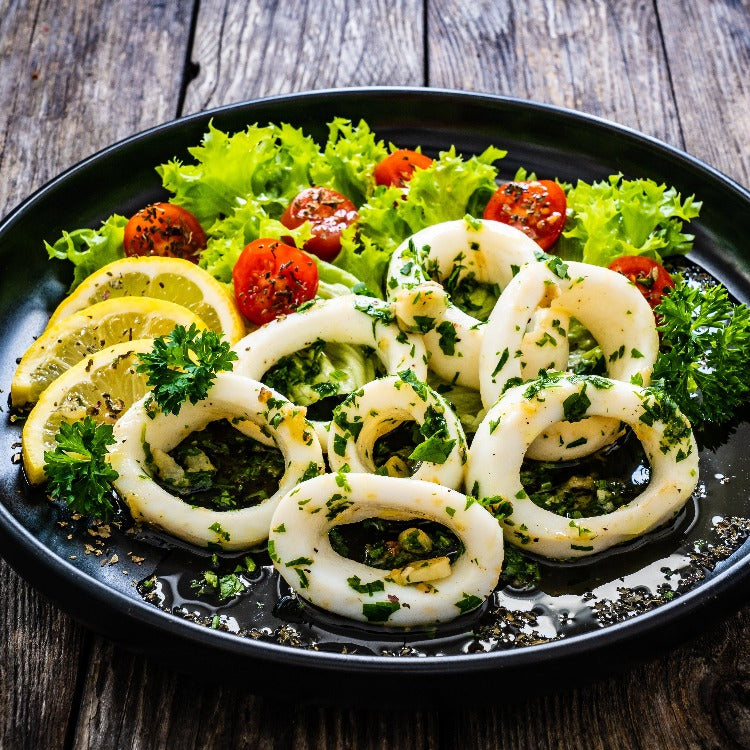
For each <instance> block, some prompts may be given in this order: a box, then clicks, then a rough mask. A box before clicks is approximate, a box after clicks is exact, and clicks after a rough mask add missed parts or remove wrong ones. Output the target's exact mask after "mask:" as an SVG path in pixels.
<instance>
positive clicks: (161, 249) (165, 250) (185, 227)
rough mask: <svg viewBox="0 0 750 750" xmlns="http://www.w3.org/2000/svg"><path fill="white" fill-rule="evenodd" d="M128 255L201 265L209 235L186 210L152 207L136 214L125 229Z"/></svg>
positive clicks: (166, 204)
mask: <svg viewBox="0 0 750 750" xmlns="http://www.w3.org/2000/svg"><path fill="white" fill-rule="evenodd" d="M124 244H125V255H127V256H129V257H132V256H136V255H163V256H169V257H171V258H185V259H186V260H191V261H193V263H197V262H198V256H199V254H200V252H201V250H204V249H205V247H206V233H205V232H204V231H203V227H201V225H200V224H199V223H198V219H196V218H195V216H193V214H191V213H190V211H188V210H187V209H184V208H182V206H176V205H174V204H173V203H152V204H151V205H149V206H146V207H145V208H142V209H141V210H140V211H138V212H137V213H135V214H133V216H131V217H130V219H129V220H128V223H127V224H126V225H125V237H124Z"/></svg>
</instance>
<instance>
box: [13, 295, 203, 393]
mask: <svg viewBox="0 0 750 750" xmlns="http://www.w3.org/2000/svg"><path fill="white" fill-rule="evenodd" d="M191 323H194V324H195V325H196V326H197V327H198V328H200V329H205V328H206V324H205V323H204V322H203V321H202V320H201V318H199V317H198V316H197V315H196V314H195V313H194V312H192V311H190V310H188V309H187V308H186V307H182V305H178V304H176V303H174V302H167V301H165V300H160V299H152V298H149V297H115V298H114V299H109V300H106V301H105V302H97V303H96V304H95V305H91V306H90V307H87V308H85V309H83V310H81V311H79V312H76V313H73V314H72V315H68V316H67V317H64V318H62V319H61V320H58V321H57V322H55V323H51V324H50V325H48V326H47V328H46V329H45V330H44V332H43V333H42V335H41V336H40V337H39V338H38V339H37V340H36V341H35V342H34V343H33V344H32V345H31V346H30V347H29V349H28V350H27V352H26V354H24V355H23V357H22V358H21V361H20V362H19V364H18V368H17V369H16V373H15V375H14V376H13V382H12V383H11V389H10V393H11V402H12V404H13V405H14V406H23V405H24V404H28V403H32V402H34V401H36V400H37V399H38V398H39V395H40V394H41V393H42V392H43V391H44V389H45V388H46V387H47V386H48V385H49V384H50V383H52V382H53V381H54V380H55V379H56V378H58V377H59V376H60V375H61V374H62V373H64V372H65V371H66V370H68V369H70V368H71V367H72V366H73V365H75V364H77V363H78V362H80V361H81V360H82V359H85V358H86V357H89V356H91V355H92V354H94V353H95V352H98V351H100V350H101V349H105V348H106V347H108V346H112V345H113V344H119V343H121V342H123V341H132V340H134V339H147V338H154V337H156V336H165V335H167V334H168V333H170V332H171V331H172V329H173V328H174V327H175V326H176V325H184V326H189V325H190V324H191Z"/></svg>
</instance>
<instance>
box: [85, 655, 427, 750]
mask: <svg viewBox="0 0 750 750" xmlns="http://www.w3.org/2000/svg"><path fill="white" fill-rule="evenodd" d="M247 680H248V689H247V690H242V689H236V688H231V687H223V686H221V685H216V684H207V683H205V682H199V681H198V680H196V679H193V678H191V677H184V676H179V675H175V673H174V672H173V671H171V670H169V669H166V668H164V667H161V666H159V665H156V664H153V663H151V662H149V661H147V660H146V659H144V658H142V657H137V656H132V655H131V654H128V653H126V652H124V651H122V650H121V649H119V648H117V647H115V646H112V645H110V644H107V643H103V642H101V643H100V648H97V649H96V655H95V657H94V659H93V661H92V673H91V678H90V679H89V680H88V682H87V687H86V691H85V692H84V694H83V696H82V702H81V705H82V710H81V714H80V717H79V723H78V730H77V733H76V736H75V742H74V746H75V747H76V748H80V749H83V748H92V749H93V748H97V749H101V750H107V749H108V748H113V749H114V748H149V750H152V749H153V750H159V749H160V748H188V747H195V748H202V749H203V750H223V749H224V748H230V747H231V748H235V749H236V750H242V749H247V750H255V749H256V748H263V749H264V750H265V749H268V750H271V749H273V750H277V749H282V748H283V749H285V750H311V749H312V748H355V747H356V748H363V749H368V748H372V749H373V750H374V749H375V748H383V749H384V750H385V749H386V748H388V749H393V748H413V750H437V747H438V745H437V743H436V737H437V734H438V733H437V724H438V720H437V716H436V713H435V712H416V713H415V712H396V713H393V712H391V711H385V710H383V711H379V710H365V709H357V710H355V709H337V708H309V707H299V706H295V705H294V703H293V702H290V701H291V699H289V700H286V701H284V700H273V699H269V698H262V697H258V696H255V695H253V693H252V685H253V676H252V675H251V674H248V676H247ZM290 692H293V687H292V688H291V690H290ZM282 698H283V697H282Z"/></svg>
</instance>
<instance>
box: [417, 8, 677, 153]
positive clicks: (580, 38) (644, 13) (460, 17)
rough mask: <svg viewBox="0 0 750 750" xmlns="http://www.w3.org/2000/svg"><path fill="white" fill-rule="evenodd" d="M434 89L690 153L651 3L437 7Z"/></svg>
mask: <svg viewBox="0 0 750 750" xmlns="http://www.w3.org/2000/svg"><path fill="white" fill-rule="evenodd" d="M427 31H428V34H427V48H428V64H429V85H430V86H445V87H448V88H463V89H469V90H472V91H485V92H489V93H495V94H505V95H507V96H515V97H520V98H523V99H532V100H534V101H539V102H544V103H547V104H554V105H557V106H562V107H570V108H573V109H579V110H582V111H584V112H587V113H588V114H594V115H599V116H600V117H605V118H608V119H611V120H615V121H617V122H619V123H621V124H622V125H628V126H630V127H633V128H636V129H638V130H641V131H643V132H645V133H648V134H649V135H653V136H656V137H658V138H661V139H663V140H665V141H667V142H668V143H671V144H673V145H677V146H680V145H681V136H680V130H679V125H678V121H677V115H676V109H675V104H674V101H673V98H672V93H671V88H670V79H669V71H668V68H667V63H666V59H665V56H664V50H663V48H662V42H661V37H660V30H659V26H658V19H657V16H656V13H655V12H654V7H653V4H652V3H651V2H649V1H648V0H618V2H608V0H591V2H577V0H530V1H529V2H524V3H517V2H496V1H495V0H430V2H429V3H428V18H427Z"/></svg>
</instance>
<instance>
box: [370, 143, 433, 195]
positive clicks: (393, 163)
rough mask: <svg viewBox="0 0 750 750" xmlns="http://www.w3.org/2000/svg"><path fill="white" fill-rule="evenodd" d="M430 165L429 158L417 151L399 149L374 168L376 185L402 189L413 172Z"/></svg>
mask: <svg viewBox="0 0 750 750" xmlns="http://www.w3.org/2000/svg"><path fill="white" fill-rule="evenodd" d="M430 164H432V159H430V157H429V156H425V155H424V154H420V153H419V151H409V149H407V148H400V149H398V150H397V151H394V152H393V153H392V154H389V155H388V156H386V157H385V159H383V161H381V162H380V163H379V164H378V165H377V166H376V167H375V172H374V174H375V182H376V183H377V184H378V185H395V186H396V187H404V185H406V183H407V182H409V180H410V179H411V176H412V175H413V174H414V170H415V169H417V168H419V169H427V167H429V166H430Z"/></svg>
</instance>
